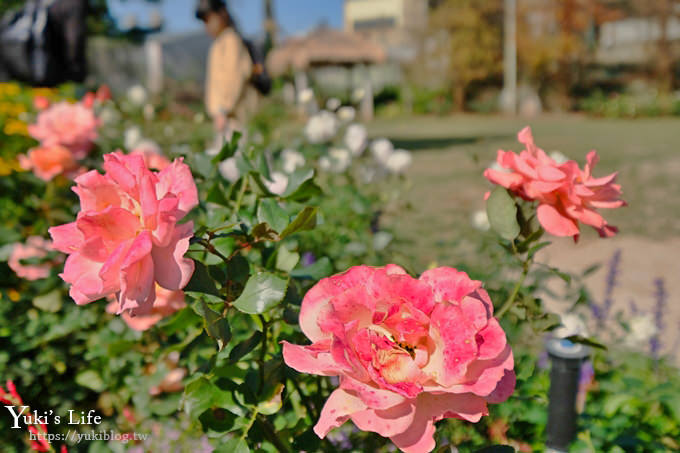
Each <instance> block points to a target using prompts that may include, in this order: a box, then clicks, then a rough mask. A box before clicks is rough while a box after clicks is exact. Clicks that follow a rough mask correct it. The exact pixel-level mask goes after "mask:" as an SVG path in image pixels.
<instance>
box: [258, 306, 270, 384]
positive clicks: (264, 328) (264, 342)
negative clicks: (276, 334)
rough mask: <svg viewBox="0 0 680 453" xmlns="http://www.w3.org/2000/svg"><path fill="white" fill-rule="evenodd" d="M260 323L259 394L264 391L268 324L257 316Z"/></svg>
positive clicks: (262, 317) (261, 317)
mask: <svg viewBox="0 0 680 453" xmlns="http://www.w3.org/2000/svg"><path fill="white" fill-rule="evenodd" d="M259 317H260V322H261V323H262V345H261V349H260V360H259V361H260V363H259V365H260V392H262V390H263V389H264V359H265V355H266V354H267V327H269V324H268V323H267V321H266V320H265V319H264V316H262V315H259Z"/></svg>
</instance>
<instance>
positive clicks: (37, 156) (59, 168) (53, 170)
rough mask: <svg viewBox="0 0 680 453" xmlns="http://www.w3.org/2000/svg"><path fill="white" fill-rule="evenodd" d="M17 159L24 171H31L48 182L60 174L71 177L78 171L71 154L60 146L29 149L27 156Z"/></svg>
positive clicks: (76, 163)
mask: <svg viewBox="0 0 680 453" xmlns="http://www.w3.org/2000/svg"><path fill="white" fill-rule="evenodd" d="M18 159H19V165H21V167H22V168H23V169H24V170H33V173H34V174H35V175H36V176H37V177H38V178H40V179H42V180H44V181H50V180H51V179H52V178H54V177H55V176H57V175H61V174H64V175H66V176H67V177H73V176H75V175H76V174H77V173H78V170H79V166H78V162H76V160H75V157H74V156H73V153H72V152H71V151H70V150H69V149H68V148H64V147H63V146H60V145H50V146H45V147H38V148H33V149H30V150H29V151H28V154H26V155H23V154H20V155H19V156H18Z"/></svg>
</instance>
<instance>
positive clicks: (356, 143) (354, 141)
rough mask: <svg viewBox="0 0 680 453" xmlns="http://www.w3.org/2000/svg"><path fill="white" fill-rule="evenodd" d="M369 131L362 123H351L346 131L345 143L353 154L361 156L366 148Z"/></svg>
mask: <svg viewBox="0 0 680 453" xmlns="http://www.w3.org/2000/svg"><path fill="white" fill-rule="evenodd" d="M367 138H368V133H367V132H366V128H365V127H364V126H363V125H362V124H350V125H349V127H348V128H347V132H345V145H346V146H347V148H348V149H349V150H350V152H351V153H352V155H353V156H359V155H361V153H363V152H364V150H365V149H366V140H367Z"/></svg>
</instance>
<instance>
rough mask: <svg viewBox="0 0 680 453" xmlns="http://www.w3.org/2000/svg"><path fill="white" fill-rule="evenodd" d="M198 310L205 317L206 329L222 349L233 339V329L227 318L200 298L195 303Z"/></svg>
mask: <svg viewBox="0 0 680 453" xmlns="http://www.w3.org/2000/svg"><path fill="white" fill-rule="evenodd" d="M194 309H195V310H196V312H197V313H198V314H199V315H201V316H202V317H203V319H205V330H206V331H207V332H208V335H210V336H211V337H212V338H214V339H215V340H216V341H217V345H218V347H219V349H220V351H221V350H222V349H223V348H224V346H225V345H226V344H227V343H229V340H231V329H230V328H229V323H228V322H227V320H226V319H224V318H223V317H222V315H220V314H219V313H217V312H216V311H215V310H213V309H211V308H210V307H208V305H206V303H205V301H204V300H203V299H200V300H199V301H198V302H197V303H196V304H195V305H194Z"/></svg>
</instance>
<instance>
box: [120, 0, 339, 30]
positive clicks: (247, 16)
mask: <svg viewBox="0 0 680 453" xmlns="http://www.w3.org/2000/svg"><path fill="white" fill-rule="evenodd" d="M108 1H109V8H110V10H111V14H112V15H113V16H114V18H115V19H116V20H117V21H118V23H119V24H122V23H124V22H125V18H126V17H129V16H136V21H137V24H138V25H140V26H144V25H146V24H148V22H149V17H150V15H151V12H152V11H154V9H158V10H160V12H161V13H162V15H163V18H164V20H165V28H164V31H165V32H170V33H180V32H185V31H192V30H197V29H200V28H201V26H202V24H201V22H200V21H198V20H197V19H196V18H195V16H194V7H195V4H196V0H162V1H161V2H160V3H148V2H146V1H144V0H108ZM227 3H228V4H229V7H230V10H231V12H232V14H233V15H234V16H236V18H237V20H238V24H239V26H240V27H241V29H242V30H243V33H244V34H246V35H254V34H258V33H260V32H261V31H262V18H263V14H264V13H263V7H262V4H263V2H262V0H228V1H227ZM342 3H343V0H274V14H275V18H276V21H277V23H278V24H279V27H280V29H281V34H282V35H283V36H287V35H294V34H300V33H304V32H306V31H308V30H310V29H312V28H314V27H315V26H317V25H318V24H320V23H326V24H328V25H329V26H331V27H336V28H341V27H342V16H343V13H342Z"/></svg>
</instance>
